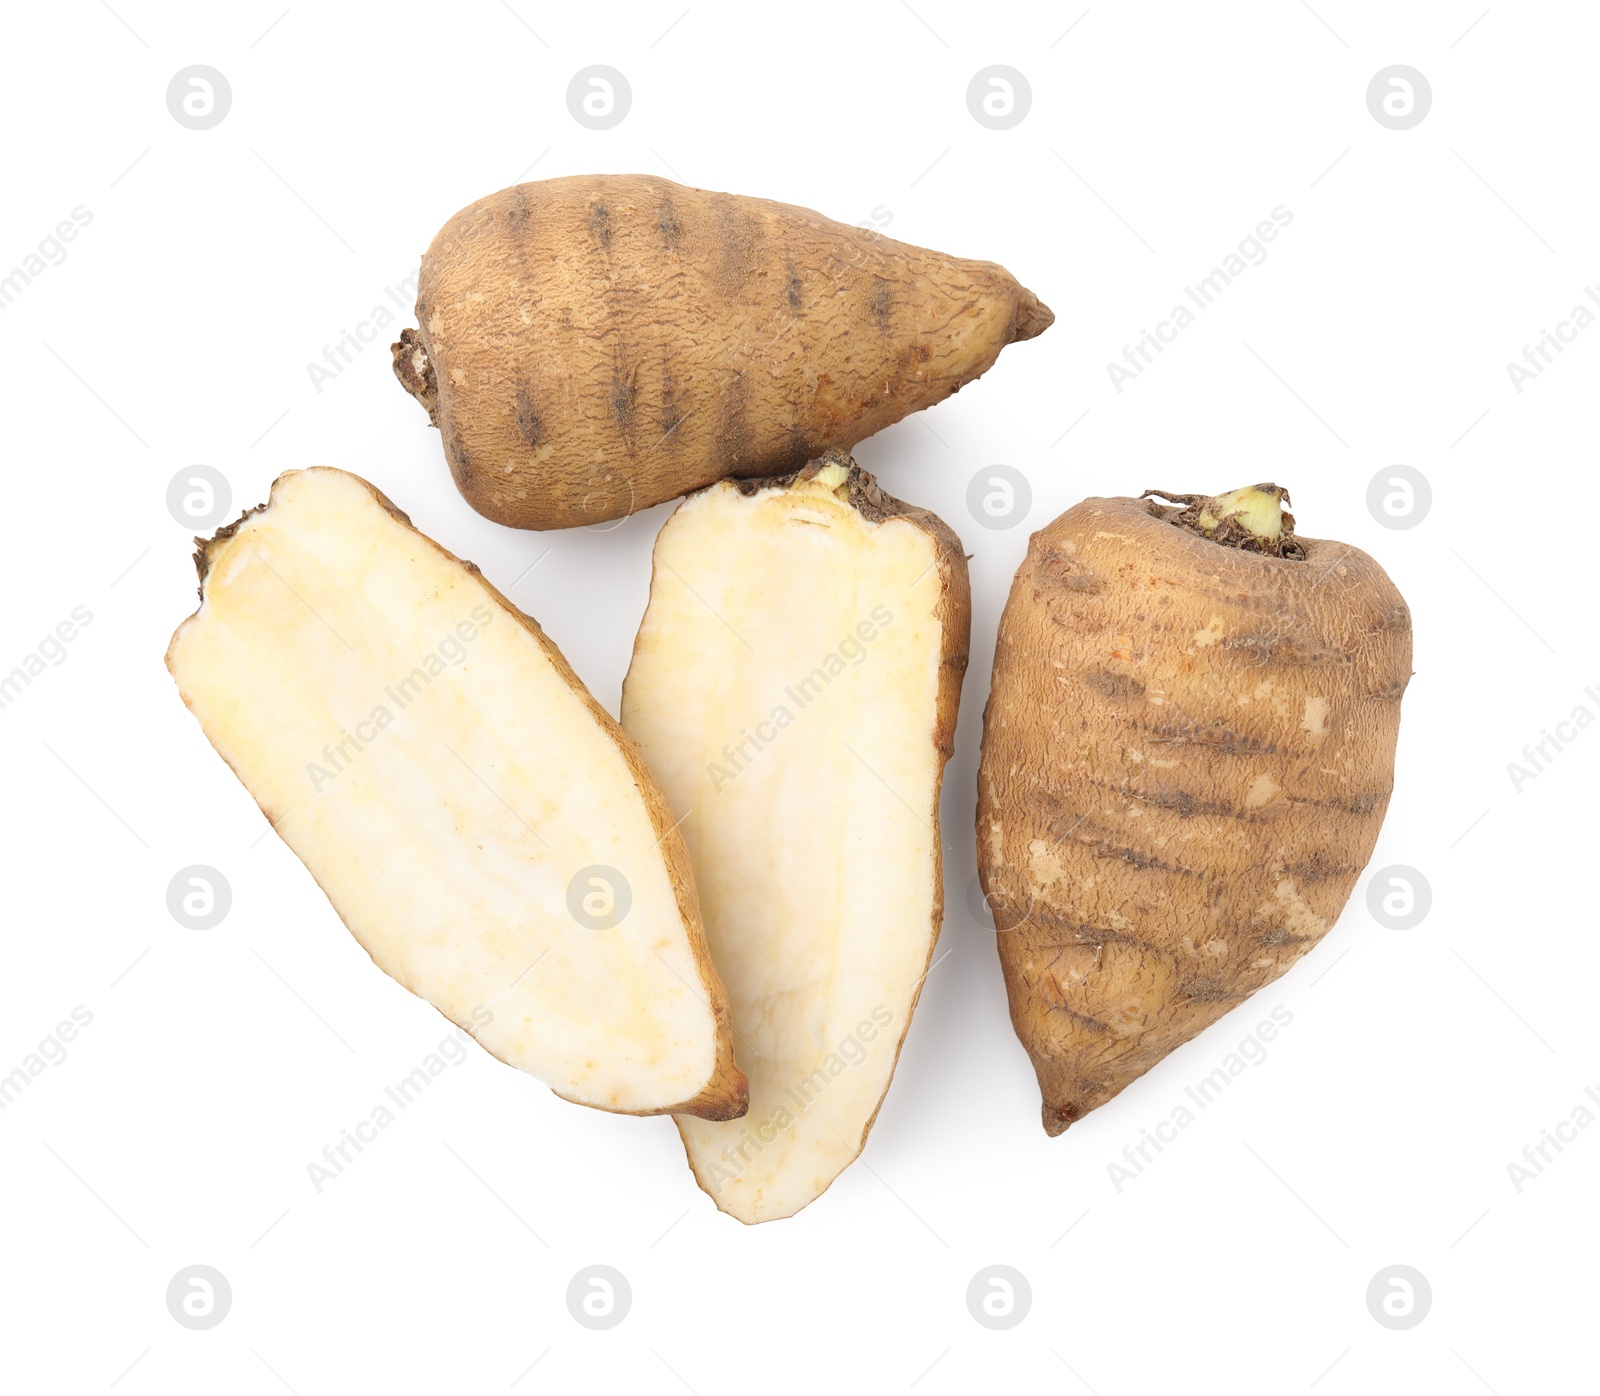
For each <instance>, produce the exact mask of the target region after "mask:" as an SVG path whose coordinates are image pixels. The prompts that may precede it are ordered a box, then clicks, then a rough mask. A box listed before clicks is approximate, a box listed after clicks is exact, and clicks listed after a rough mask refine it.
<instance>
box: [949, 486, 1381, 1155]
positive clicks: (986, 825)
mask: <svg viewBox="0 0 1600 1396" xmlns="http://www.w3.org/2000/svg"><path fill="white" fill-rule="evenodd" d="M1177 513H1178V511H1177V510H1176V509H1171V508H1168V507H1166V506H1162V505H1158V504H1155V503H1153V502H1148V501H1141V500H1133V499H1089V500H1085V501H1084V502H1083V503H1082V504H1079V505H1077V506H1075V507H1074V508H1072V509H1069V510H1068V511H1067V512H1066V513H1065V514H1063V515H1062V516H1061V517H1060V518H1059V519H1057V520H1056V521H1055V522H1054V523H1052V524H1050V525H1049V526H1048V527H1047V528H1044V529H1042V530H1041V531H1040V532H1039V533H1036V534H1035V535H1034V536H1033V539H1032V541H1031V542H1030V544H1029V548H1028V555H1027V558H1026V560H1025V561H1024V562H1023V564H1022V567H1021V568H1020V569H1019V570H1018V572H1017V576H1016V580H1015V582H1014V583H1013V585H1012V589H1011V596H1010V599H1009V600H1008V602H1007V603H1006V609H1005V614H1004V616H1003V617H1002V620H1001V623H1000V631H999V638H998V643H997V646H996V650H995V665H994V682H993V687H992V690H991V694H990V698H989V704H988V708H987V709H986V711H985V714H984V736H983V755H982V761H981V764H980V768H979V773H978V865H979V872H980V874H981V877H982V881H983V887H984V890H985V893H986V894H987V896H988V898H989V904H990V906H991V907H992V908H993V910H994V916H995V924H996V927H997V931H998V942H999V949H1000V961H1001V965H1002V966H1003V968H1004V971H1005V978H1006V988H1007V991H1008V993H1009V995H1010V1000H1011V1018H1012V1023H1013V1025H1014V1026H1015V1028H1016V1031H1017V1036H1018V1037H1019V1038H1020V1039H1021V1041H1022V1044H1023V1046H1024V1047H1026V1048H1027V1050H1028V1054H1029V1056H1030V1057H1031V1058H1032V1059H1033V1064H1034V1068H1035V1070H1036V1072H1037V1073H1038V1078H1039V1087H1040V1091H1041V1093H1042V1095H1043V1119H1044V1126H1045V1129H1046V1131H1047V1132H1048V1133H1050V1134H1052V1135H1055V1134H1059V1133H1061V1131H1062V1130H1064V1129H1066V1128H1067V1126H1068V1125H1070V1124H1071V1123H1072V1122H1073V1121H1075V1120H1078V1119H1080V1118H1082V1116H1083V1115H1084V1114H1086V1113H1087V1112H1088V1111H1090V1110H1093V1109H1094V1108H1095V1107H1096V1106H1099V1105H1103V1104H1104V1103H1105V1102H1106V1101H1108V1100H1109V1099H1111V1097H1112V1096H1114V1095H1116V1094H1117V1093H1118V1092H1119V1091H1120V1090H1122V1089H1123V1087H1125V1086H1126V1085H1128V1083H1129V1082H1131V1081H1133V1080H1134V1079H1135V1078H1136V1077H1138V1076H1140V1075H1142V1074H1143V1073H1144V1072H1146V1071H1148V1070H1149V1069H1150V1068H1151V1067H1152V1066H1154V1065H1155V1064H1156V1063H1157V1062H1159V1061H1160V1060H1161V1059H1162V1058H1163V1057H1165V1056H1166V1055H1167V1053H1169V1052H1171V1051H1172V1050H1173V1049H1174V1048H1175V1047H1178V1046H1179V1045H1181V1044H1182V1043H1184V1042H1187V1041H1188V1040H1189V1039H1190V1038H1192V1037H1193V1036H1195V1034H1197V1033H1198V1032H1200V1031H1201V1030H1202V1029H1204V1028H1206V1027H1207V1026H1209V1025H1210V1024H1211V1023H1213V1022H1215V1021H1216V1020H1217V1019H1218V1018H1220V1017H1221V1016H1222V1015H1223V1014H1224V1013H1226V1012H1227V1011H1228V1010H1229V1009H1230V1008H1232V1007H1233V1006H1234V1005H1236V1004H1238V1003H1240V1002H1242V1001H1243V1000H1244V999H1246V998H1248V997H1249V996H1250V995H1251V994H1253V993H1255V992H1256V991H1257V990H1258V989H1260V988H1261V987H1262V986H1263V985H1265V984H1270V983H1271V982H1272V981H1273V980H1274V979H1276V978H1277V977H1278V976H1279V975H1281V974H1282V973H1284V971H1285V970H1287V969H1289V968H1290V967H1291V966H1292V965H1293V964H1295V963H1296V961H1298V960H1299V959H1300V957H1301V956H1302V955H1304V954H1305V953H1306V952H1307V951H1308V950H1310V949H1311V948H1312V947H1313V946H1314V945H1315V944H1316V943H1317V942H1318V941H1319V940H1320V939H1321V938H1322V937H1323V935H1325V934H1326V933H1327V931H1328V929H1329V928H1330V927H1331V926H1332V925H1333V923H1334V921H1335V920H1336V919H1337V918H1338V916H1339V913H1340V911H1341V910H1342V909H1343V907H1344V904H1345V902H1346V901H1347V900H1348V898H1349V896H1350V892H1351V889H1352V888H1353V887H1354V885H1355V882H1356V879H1357V877H1358V876H1359V874H1360V872H1361V869H1362V868H1363V867H1364V866H1365V864H1366V862H1367V860H1368V858H1369V857H1370V856H1371V853H1372V848H1373V845H1374V843H1375V842H1376V840H1377V837H1378V828H1379V826H1380V825H1381V824H1382V822H1383V816H1384V811H1385V810H1386V809H1387V807H1388V803H1389V794H1390V789H1391V787H1392V784H1393V779H1394V752H1395V742H1396V738H1397V734H1398V731H1399V722H1400V699H1401V695H1402V694H1403V693H1404V691H1405V688H1406V684H1407V682H1408V680H1409V679H1410V676H1411V617H1410V612H1409V611H1408V609H1407V607H1406V604H1405V602H1404V601H1403V600H1402V599H1401V597H1400V594H1399V592H1398V591H1396V590H1395V587H1394V585H1393V583H1391V582H1390V581H1389V579H1388V577H1387V576H1385V575H1384V572H1383V570H1382V569H1381V568H1380V567H1379V566H1378V564H1377V563H1376V562H1374V561H1373V560H1372V559H1371V558H1370V557H1368V556H1367V555H1366V554H1365V553H1362V552H1360V551H1359V550H1357V549H1355V548H1351V547H1347V546H1346V545H1344V544H1342V543H1331V542H1322V541H1319V540H1316V539H1309V538H1302V539H1300V540H1299V541H1300V543H1301V544H1302V545H1303V546H1304V548H1305V551H1306V556H1305V559H1304V560H1303V561H1301V560H1290V559H1282V558H1271V557H1264V556H1261V555H1259V554H1256V553H1248V552H1241V551H1237V550H1235V549H1231V548H1227V547H1224V546H1221V545H1219V544H1217V543H1214V542H1211V541H1209V540H1207V539H1205V538H1202V537H1200V536H1198V535H1196V534H1194V533H1190V532H1187V531H1185V530H1183V529H1181V528H1179V527H1177V526H1175V525H1174V524H1173V523H1171V522H1170V519H1171V518H1172V517H1173V516H1175V515H1176V514H1177Z"/></svg>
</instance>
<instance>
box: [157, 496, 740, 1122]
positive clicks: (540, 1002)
mask: <svg viewBox="0 0 1600 1396" xmlns="http://www.w3.org/2000/svg"><path fill="white" fill-rule="evenodd" d="M196 562H197V565H198V567H199V570H200V576H201V604H200V608H199V610H197V611H196V612H195V614H194V615H193V616H192V617H190V618H189V619H188V620H187V621H185V622H184V623H183V624H182V625H181V626H180V627H179V628H178V631H177V633H176V634H175V635H174V636H173V638H172V644H171V647H170V648H169V650H168V652H167V665H168V668H169V669H170V670H171V671H172V675H173V677H174V678H175V679H176V680H177V683H178V688H179V690H180V692H181V693H182V696H183V700H184V702H185V703H186V704H187V705H188V706H189V708H190V710H191V711H192V712H193V713H194V715H195V716H196V717H197V718H198V719H199V721H200V725H201V727H202V728H203V729H204V731H205V734H206V736H207V738H208V739H209V740H210V741H211V744H212V745H213V746H214V747H215V748H216V749H217V751H218V753H219V754H220V755H221V756H222V758H223V759H224V760H225V761H226V762H227V763H228V765H229V766H231V767H232V768H233V771H234V773H235V774H236V775H237V776H238V777H239V779H240V780H241V781H242V782H243V783H244V785H245V787H246V789H248V790H249V792H250V794H251V795H252V796H253V797H254V798H255V800H256V803H257V804H258V805H260V807H261V810H262V812H263V813H264V814H265V815H266V816H267V818H268V820H269V821H271V823H272V825H273V827H274V828H275V829H276V831H277V833H278V835H279V836H280V837H281V838H282V839H283V840H284V842H285V843H287V844H288V845H289V847H290V848H291V849H292V850H293V851H294V852H295V853H296V854H297V855H298V856H299V858H300V859H301V861H303V862H304V863H305V865H306V867H307V868H308V869H309V870H310V872H311V875H312V876H313V877H314V878H315V879H316V880H317V882H318V884H319V885H320V886H321V887H322V889H323V891H324V892H325V893H326V894H327V896H328V899H329V900H330V901H331V902H332V903H333V906H334V909H335V910H336V911H337V912H338V913H339V915H340V917H342V918H343V920H344V922H345V924H346V925H347V926H348V927H349V928H350V931H351V932H352V933H353V934H354V936H355V938H356V940H357V941H359V942H360V944H361V945H362V947H363V948H364V949H365V950H366V951H367V953H368V954H370V955H371V956H372V959H373V960H374V961H375V962H376V963H377V965H378V967H379V968H380V969H382V970H384V971H385V972H386V973H388V974H390V975H392V976H393V977H394V978H395V979H396V980H398V981H399V982H400V983H401V984H403V985H404V986H405V987H406V988H407V989H409V990H411V992H412V993H414V994H417V995H419V996H420V997H422V998H424V999H426V1000H427V1001H428V1002H429V1003H431V1004H433V1006H434V1007H435V1008H437V1009H438V1010H439V1011H440V1012H441V1013H443V1014H444V1015H445V1016H446V1017H448V1018H450V1019H451V1020H452V1021H453V1022H455V1023H457V1024H458V1025H460V1026H462V1027H464V1028H466V1029H467V1030H468V1031H469V1032H471V1033H472V1034H473V1036H475V1037H476V1038H477V1040H478V1042H479V1043H480V1044H481V1045H482V1046H483V1047H485V1048H486V1049H487V1050H488V1051H489V1052H491V1053H492V1054H493V1055H495V1056H496V1057H498V1058H500V1059H501V1060H502V1061H505V1062H508V1063H510V1064H511V1065H513V1066H516V1067H519V1068H521V1069H522V1070H524V1071H526V1072H529V1073H530V1074H532V1075H534V1076H536V1077H538V1078H539V1079H540V1080H542V1081H545V1082H546V1083H548V1084H549V1085H550V1086H551V1088H552V1089H553V1090H555V1091H556V1092H557V1094H559V1095H561V1096H563V1097H565V1098H566V1099H568V1100H572V1101H575V1102H577V1103H579V1104H583V1105H592V1106H596V1107H598V1108H600V1109H604V1110H614V1111H621V1112H625V1113H630V1114H660V1113H665V1112H669V1111H677V1112H689V1113H693V1114H705V1115H709V1116H711V1117H713V1118H718V1119H726V1118H731V1117H733V1116H736V1115H738V1114H739V1113H741V1111H742V1110H743V1106H744V1080H743V1077H742V1076H741V1075H740V1073H739V1071H738V1070H737V1068H736V1067H735V1066H734V1065H733V1058H732V1041H731V1037H730V1033H729V1020H728V1013H727V1007H726V1001H725V999H724V998H723V994H722V989H721V985H720V983H719V982H718V980H717V976H716V972H715V970H714V969H713V967H712V965H711V962H710V960H709V958H708V956H707V952H706V945H705V938H704V933H703V931H702V929H701V925H700V919H699V910H698V904H697V901H696V897H695V893H694V886H693V877H692V873H691V870H690V867H689V862H688V855H687V853H686V851H685V849H684V847H683V844H682V841H681V839H680V837H679V835H678V834H677V833H675V832H674V831H673V830H672V824H673V819H672V816H671V815H670V814H669V813H668V811H667V807H666V804H665V802H664V800H663V799H662V796H661V793H660V791H659V790H658V789H657V787H656V786H655V783H654V781H653V780H652V779H651V777H650V774H649V772H648V771H647V770H646V768H645V767H644V764H643V762H642V761H641V760H640V759H639V758H638V756H637V754H636V753H635V752H633V750H632V749H631V747H630V745H629V744H628V743H627V741H626V739H625V738H623V736H622V733H621V731H620V729H619V728H618V727H617V725H616V723H615V722H614V721H613V720H612V719H611V718H610V717H609V716H608V715H607V714H606V713H605V712H604V710H603V709H601V708H600V707H599V706H598V705H597V704H596V703H595V701H594V700H593V699H592V698H591V697H590V696H589V694H588V692H587V691H586V690H585V689H584V687H583V685H582V683H581V682H580V681H579V680H578V678H577V676H576V675H575V674H574V673H573V672H572V670H571V669H570V668H569V667H568V665H567V663H566V661H565V660H564V659H563V658H562V657H561V654H560V652H559V651H558V650H557V649H556V647H555V646H554V645H553V644H552V643H551V642H550V641H549V640H548V639H547V638H546V637H545V635H544V633H543V632H542V631H541V630H540V629H539V627H538V626H537V625H536V624H535V623H534V622H533V621H532V620H530V619H529V618H528V617H526V616H524V615H523V614H522V613H521V612H520V611H518V610H517V609H516V608H515V607H514V606H512V605H511V603H510V602H509V601H507V600H506V599H505V598H504V597H503V596H501V595H500V593H499V592H497V591H495V590H494V588H493V587H491V586H490V585H489V584H488V583H487V582H485V581H484V580H483V578H482V577H481V576H480V575H479V573H478V570H477V568H475V567H473V566H472V565H471V564H470V563H464V562H462V561H460V560H459V559H457V558H455V557H453V556H451V555H450V554H449V553H447V552H445V551H444V550H443V549H442V548H440V547H438V546H437V545H436V544H435V543H433V542H432V541H430V540H429V539H428V538H426V537H424V536H423V535H422V534H420V533H418V532H417V531H416V530H415V529H414V528H413V527H412V526H411V524H410V521H409V520H408V519H406V517H405V516H404V515H403V514H401V513H399V512H398V511H397V510H396V509H395V508H394V506H393V505H391V504H390V503H389V501H388V500H386V499H385V498H384V497H383V496H382V495H381V494H379V493H378V492H377V491H376V490H375V489H373V488H372V486H370V485H368V484H367V483H366V482H365V481H364V480H361V479H359V478H357V477H356V476H353V475H348V474H345V473H344V472H342V471H338V470H329V469H315V470H306V471H291V472H290V473H288V474H286V475H283V476H281V477H279V479H278V480H277V481H276V483H275V484H274V485H273V488H272V496H271V499H270V501H269V503H267V504H265V505H263V506H261V507H260V508H258V509H257V510H253V511H251V512H250V513H248V514H246V515H245V516H244V517H243V518H242V519H241V520H240V521H239V522H238V523H236V524H233V525H231V526H230V527H227V528H224V529H222V530H221V531H220V532H219V533H218V534H217V535H216V537H214V538H213V539H211V540H209V541H204V542H202V543H201V545H200V552H199V553H197V554H196Z"/></svg>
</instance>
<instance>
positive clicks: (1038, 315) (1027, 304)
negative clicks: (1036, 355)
mask: <svg viewBox="0 0 1600 1396" xmlns="http://www.w3.org/2000/svg"><path fill="white" fill-rule="evenodd" d="M1055 322H1056V313H1055V311H1053V310H1051V309H1050V307H1049V306H1047V305H1046V304H1045V303H1044V302H1043V301H1042V300H1040V299H1039V298H1038V296H1036V295H1034V294H1033V292H1032V291H1029V290H1027V289H1026V288H1024V289H1022V290H1021V292H1020V294H1019V295H1018V296H1017V308H1016V310H1015V311H1013V312H1012V315H1011V342H1012V343H1013V344H1016V343H1017V342H1018V341H1019V340H1024V339H1032V338H1034V337H1035V336H1036V335H1041V334H1043V333H1044V332H1045V331H1046V330H1047V329H1049V328H1050V326H1051V325H1053V324H1055Z"/></svg>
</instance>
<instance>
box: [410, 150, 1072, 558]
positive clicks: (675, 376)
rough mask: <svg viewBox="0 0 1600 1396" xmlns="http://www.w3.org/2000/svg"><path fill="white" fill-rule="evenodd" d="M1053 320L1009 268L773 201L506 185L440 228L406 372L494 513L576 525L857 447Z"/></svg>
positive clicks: (587, 184) (465, 484) (595, 178)
mask: <svg viewBox="0 0 1600 1396" xmlns="http://www.w3.org/2000/svg"><path fill="white" fill-rule="evenodd" d="M1054 318H1055V317H1054V316H1053V315H1052V314H1051V313H1050V311H1049V310H1048V309H1047V308H1046V307H1045V306H1043V305H1041V304H1040V302H1039V301H1038V299H1037V298H1036V297H1035V296H1034V295H1033V294H1032V293H1031V292H1029V291H1026V290H1024V289H1023V288H1022V287H1021V286H1019V285H1018V284H1017V282H1016V281H1015V280H1014V279H1013V278H1012V277H1011V275H1010V274H1009V273H1008V272H1006V271H1005V270H1004V269H1003V268H1001V267H998V266H995V265H994V264H993V263H992V262H976V261H967V260H965V259H962V258H959V257H947V256H945V255H944V254H942V253H938V252H929V251H925V250H924V249H922V248H919V247H911V246H908V245H907V244H905V243H901V242H894V241H892V240H890V239H888V238H885V237H881V236H879V235H878V234H877V233H876V232H873V231H869V230H866V229H862V228H853V227H850V226H848V225H846V224H843V223H835V222H834V221H833V220H832V219H829V218H824V217H823V216H822V215H821V214H819V213H813V212H812V211H811V210H809V209H804V208H796V207H794V206H792V205H789V204H780V203H773V202H771V201H770V200H767V199H753V198H744V197H740V196H737V195H732V194H716V193H711V192H708V191H706V190H702V189H689V188H685V187H684V186H682V185H679V184H674V183H672V182H671V181H670V180H665V179H657V178H654V177H652V176H650V175H582V176H576V177H573V178H567V179H552V180H544V181H542V182H540V183H536V184H520V185H517V186H515V187H514V188H510V189H503V190H501V191H500V192H499V193H498V194H491V195H490V196H489V197H488V198H486V199H480V200H479V201H478V202H477V203H475V204H472V205H470V206H469V207H467V208H465V209H463V210H462V211H461V212H460V213H458V214H456V215H455V217H454V218H452V219H450V221H449V222H448V223H446V224H445V225H444V227H443V228H442V229H440V231H439V234H438V236H437V237H435V238H434V240H433V245H432V246H431V247H430V248H429V249H428V252H427V255H426V256H425V257H424V258H423V262H422V275H421V279H420V281H419V283H418V290H417V328H416V329H414V330H411V329H408V330H405V331H403V332H402V334H401V336H400V342H399V343H398V344H396V345H394V367H395V373H396V375H397V376H398V377H399V379H400V381H401V383H402V384H403V385H404V386H405V388H406V389H407V391H408V392H410V393H411V394H412V395H413V396H414V397H416V398H417V400H418V401H419V402H421V403H422V405H423V406H424V407H425V408H427V410H428V415H429V418H430V419H431V420H432V422H433V424H434V425H435V426H437V427H438V428H439V431H440V434H441V437H442V439H443V443H444V450H445V456H446V458H447V459H448V460H449V463H450V469H451V471H452V473H453V474H454V476H455V480H456V484H457V486H458V487H459V488H460V490H461V493H462V494H463V495H464V496H465V497H466V499H467V502H468V503H469V504H471V505H472V507H473V508H474V509H476V510H478V512H479V513H481V514H484V515H486V516H487V517H489V518H491V519H494V520H495V521H496V522H498V523H503V524H510V525H513V526H515V527H518V528H570V527H574V526H576V525H581V524H592V523H598V522H600V521H602V520H605V519H615V518H620V517H622V516H623V515H626V514H631V513H633V512H635V511H636V510H639V509H644V508H647V507H649V506H650V505H652V504H658V503H660V502H661V501H662V500H665V499H672V498H674V497H676V496H678V495H682V494H687V493H689V492H690V491H692V490H696V489H701V488H703V487H704V486H706V485H709V484H712V483H714V482H715V481H717V480H721V479H728V478H748V477H753V476H765V475H778V474H782V473H784V472H786V471H795V470H798V469H800V468H801V467H802V466H804V465H805V463H806V462H807V461H809V460H812V459H814V458H816V457H818V456H821V455H822V454H823V453H824V452H825V451H826V450H828V449H829V448H840V449H844V450H848V449H849V448H850V447H852V446H854V445H855V444H856V443H857V442H858V441H861V440H863V439H865V438H866V437H868V436H871V435H872V434H873V433H874V432H877V431H881V430H882V429H883V428H884V427H886V426H889V425H890V424H891V423H893V422H897V421H899V420H900V418H902V417H904V416H906V415H907V414H908V413H910V412H915V411H917V410H918V409H919V408H923V407H928V406H931V405H932V404H934V403H936V402H940V401H942V400H943V399H944V398H946V397H949V396H950V394H951V393H954V392H955V391H957V389H959V388H961V387H962V386H963V385H964V384H966V383H970V382H971V381H972V380H973V379H974V378H976V377H978V375H979V374H981V373H983V372H984V371H985V370H986V369H988V368H989V366H990V365H991V364H993V363H994V361H995V358H996V356H997V355H998V354H999V353H1000V350H1001V349H1002V348H1004V347H1005V346H1006V345H1007V344H1010V343H1012V342H1013V341H1016V340H1021V339H1031V338H1033V336H1035V335H1037V334H1040V333H1041V332H1043V331H1044V330H1045V329H1046V328H1047V327H1048V326H1049V325H1050V323H1051V321H1052V320H1053V319H1054Z"/></svg>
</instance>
